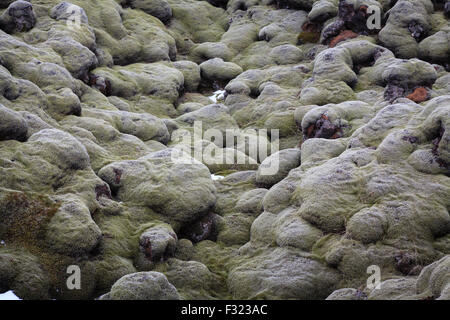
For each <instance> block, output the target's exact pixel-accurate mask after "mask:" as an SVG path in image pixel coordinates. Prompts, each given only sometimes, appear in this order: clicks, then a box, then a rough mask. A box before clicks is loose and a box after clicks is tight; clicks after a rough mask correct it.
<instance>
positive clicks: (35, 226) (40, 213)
mask: <svg viewBox="0 0 450 320" xmlns="http://www.w3.org/2000/svg"><path fill="white" fill-rule="evenodd" d="M59 206H60V204H58V203H56V202H54V201H51V200H50V199H49V198H48V197H47V196H45V195H39V194H30V193H24V192H7V193H5V194H4V195H3V197H2V198H1V199H0V208H1V214H0V216H1V218H2V224H1V225H0V227H1V229H0V237H1V238H2V239H4V240H5V241H7V242H11V243H14V244H17V245H20V246H23V247H29V246H38V247H39V246H41V245H42V240H43V238H44V236H45V230H46V229H45V228H46V226H47V224H48V223H49V222H50V220H51V218H52V217H53V216H54V215H55V213H56V211H58V209H59Z"/></svg>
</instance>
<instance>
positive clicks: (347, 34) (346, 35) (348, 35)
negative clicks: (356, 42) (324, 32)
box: [330, 30, 358, 48]
mask: <svg viewBox="0 0 450 320" xmlns="http://www.w3.org/2000/svg"><path fill="white" fill-rule="evenodd" d="M357 36H358V34H357V33H355V32H353V31H351V30H343V31H341V33H340V34H339V35H338V36H337V37H335V38H333V39H332V40H331V41H330V48H334V47H335V46H336V45H337V44H338V43H339V42H342V41H345V40H348V39H354V38H356V37H357Z"/></svg>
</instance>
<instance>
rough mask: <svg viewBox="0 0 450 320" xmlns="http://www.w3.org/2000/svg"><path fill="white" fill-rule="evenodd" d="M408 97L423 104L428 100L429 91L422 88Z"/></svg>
mask: <svg viewBox="0 0 450 320" xmlns="http://www.w3.org/2000/svg"><path fill="white" fill-rule="evenodd" d="M406 97H407V98H408V99H410V100H412V101H414V102H416V103H421V102H424V101H426V100H428V91H427V89H425V88H424V87H420V88H417V89H416V90H414V92H413V93H411V94H409V95H407V96H406Z"/></svg>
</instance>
